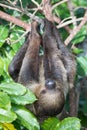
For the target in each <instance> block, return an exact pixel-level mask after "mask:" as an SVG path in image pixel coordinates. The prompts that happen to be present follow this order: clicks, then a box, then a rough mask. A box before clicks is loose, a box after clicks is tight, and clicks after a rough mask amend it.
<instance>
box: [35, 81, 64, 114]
mask: <svg viewBox="0 0 87 130" xmlns="http://www.w3.org/2000/svg"><path fill="white" fill-rule="evenodd" d="M38 92H39V93H38V95H37V98H38V100H37V101H36V102H35V104H34V108H35V114H36V115H37V116H53V115H57V114H59V113H60V112H61V111H62V109H63V106H64V103H65V98H64V93H63V92H62V90H61V89H60V87H59V86H58V84H57V83H55V81H54V80H51V79H47V80H46V81H45V87H41V89H40V90H39V91H38Z"/></svg>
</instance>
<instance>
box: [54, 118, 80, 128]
mask: <svg viewBox="0 0 87 130" xmlns="http://www.w3.org/2000/svg"><path fill="white" fill-rule="evenodd" d="M80 127H81V126H80V120H79V119H78V118H76V117H68V118H65V119H64V120H62V121H61V122H60V123H59V124H57V126H56V129H55V130H80Z"/></svg>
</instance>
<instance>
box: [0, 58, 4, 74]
mask: <svg viewBox="0 0 87 130" xmlns="http://www.w3.org/2000/svg"><path fill="white" fill-rule="evenodd" d="M3 70H4V61H3V59H2V58H1V57H0V75H2V73H3Z"/></svg>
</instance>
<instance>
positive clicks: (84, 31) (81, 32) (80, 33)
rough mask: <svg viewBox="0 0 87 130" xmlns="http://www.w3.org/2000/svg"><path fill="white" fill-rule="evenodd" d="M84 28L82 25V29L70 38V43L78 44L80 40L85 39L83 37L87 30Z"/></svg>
mask: <svg viewBox="0 0 87 130" xmlns="http://www.w3.org/2000/svg"><path fill="white" fill-rule="evenodd" d="M85 28H86V26H83V27H82V29H81V30H80V31H79V32H78V33H77V34H76V36H75V37H74V39H73V40H72V43H73V44H74V45H76V44H79V43H80V42H82V41H83V40H84V39H85V37H86V35H87V30H86V29H85Z"/></svg>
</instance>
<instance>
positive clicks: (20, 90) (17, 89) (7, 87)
mask: <svg viewBox="0 0 87 130" xmlns="http://www.w3.org/2000/svg"><path fill="white" fill-rule="evenodd" d="M0 90H3V91H4V92H6V93H8V94H9V95H23V94H24V93H25V92H26V88H25V87H24V86H23V85H21V84H18V83H14V82H10V83H3V84H0Z"/></svg>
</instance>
